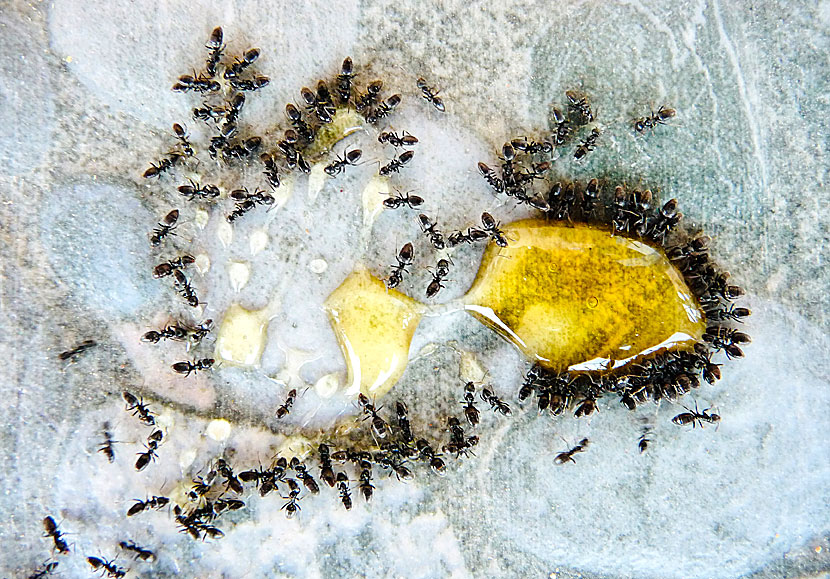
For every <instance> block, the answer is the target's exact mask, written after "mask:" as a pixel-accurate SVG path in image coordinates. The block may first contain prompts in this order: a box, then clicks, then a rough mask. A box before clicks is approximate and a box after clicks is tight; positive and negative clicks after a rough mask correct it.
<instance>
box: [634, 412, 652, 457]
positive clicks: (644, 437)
mask: <svg viewBox="0 0 830 579" xmlns="http://www.w3.org/2000/svg"><path fill="white" fill-rule="evenodd" d="M644 420H645V419H644ZM649 434H651V427H650V426H649V425H648V424H646V425H645V426H643V433H642V434H641V435H640V439H639V440H638V441H637V449H638V450H639V451H640V454H643V453H644V452H645V451H646V450H647V449H648V445H649V443H650V442H651V439H650V438H649V437H648V435H649Z"/></svg>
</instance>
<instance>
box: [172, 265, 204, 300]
mask: <svg viewBox="0 0 830 579" xmlns="http://www.w3.org/2000/svg"><path fill="white" fill-rule="evenodd" d="M173 277H174V278H175V280H174V288H175V289H176V291H177V292H178V293H179V294H180V295H181V296H182V297H183V298H184V299H185V300H186V301H187V304H188V305H189V306H190V307H193V308H196V307H199V298H198V297H197V296H196V292H195V291H194V290H193V286H191V285H190V282H189V281H188V280H187V277H186V276H185V275H184V274H183V273H182V271H181V270H179V269H177V270H175V271H173Z"/></svg>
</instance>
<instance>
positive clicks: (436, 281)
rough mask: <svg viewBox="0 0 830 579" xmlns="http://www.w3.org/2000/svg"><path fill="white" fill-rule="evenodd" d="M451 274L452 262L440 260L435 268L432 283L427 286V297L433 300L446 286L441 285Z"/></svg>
mask: <svg viewBox="0 0 830 579" xmlns="http://www.w3.org/2000/svg"><path fill="white" fill-rule="evenodd" d="M449 273H450V262H449V261H448V260H446V259H439V260H438V263H437V264H436V266H435V273H433V274H432V281H431V282H429V285H428V286H427V297H428V298H431V297H434V296H435V295H436V294H437V293H438V292H439V291H441V288H443V287H444V284H443V283H441V282H442V281H444V278H446V277H447V276H448V275H449Z"/></svg>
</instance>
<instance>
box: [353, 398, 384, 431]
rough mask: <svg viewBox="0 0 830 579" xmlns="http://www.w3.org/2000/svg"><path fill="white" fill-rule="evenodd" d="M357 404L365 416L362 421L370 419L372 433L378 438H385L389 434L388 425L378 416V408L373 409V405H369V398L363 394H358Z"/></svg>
mask: <svg viewBox="0 0 830 579" xmlns="http://www.w3.org/2000/svg"><path fill="white" fill-rule="evenodd" d="M357 402H358V404H360V407H361V408H362V409H363V413H364V414H366V416H365V418H364V420H366V419H368V418H371V419H372V433H373V434H374V435H375V436H377V437H378V438H386V435H387V434H389V425H388V424H386V421H385V420H384V419H383V418H381V417H380V415H379V414H378V412H379V411H380V408H375V405H374V404H372V403H370V402H369V398H368V397H367V396H366V395H365V394H363V393H360V394H358V396H357Z"/></svg>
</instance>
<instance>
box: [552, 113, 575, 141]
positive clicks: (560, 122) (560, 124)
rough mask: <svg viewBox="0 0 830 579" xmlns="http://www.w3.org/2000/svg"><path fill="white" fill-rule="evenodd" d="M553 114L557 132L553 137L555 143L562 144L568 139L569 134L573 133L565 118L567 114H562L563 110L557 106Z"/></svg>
mask: <svg viewBox="0 0 830 579" xmlns="http://www.w3.org/2000/svg"><path fill="white" fill-rule="evenodd" d="M551 116H552V117H553V122H554V123H555V124H556V133H555V134H554V135H553V137H552V138H553V144H554V145H562V144H564V143H565V141H567V140H568V136H569V135H570V134H571V129H570V128H569V127H568V121H567V119H566V118H565V115H563V114H562V111H560V110H559V109H557V108H554V109H553V110H552V111H551Z"/></svg>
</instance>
